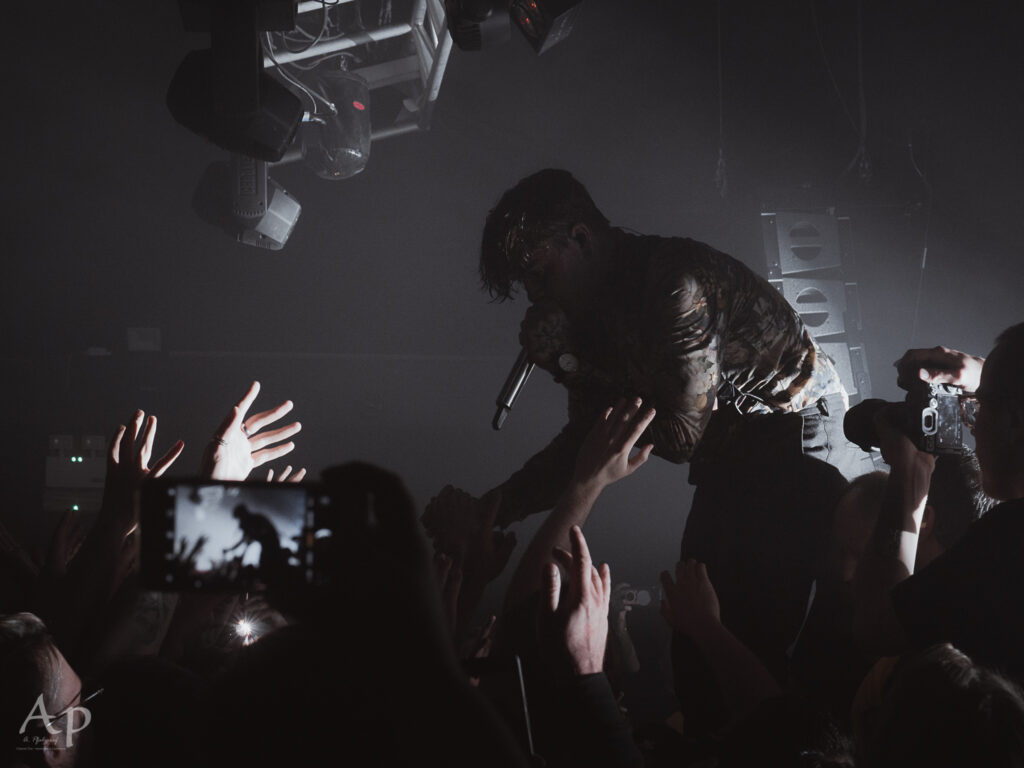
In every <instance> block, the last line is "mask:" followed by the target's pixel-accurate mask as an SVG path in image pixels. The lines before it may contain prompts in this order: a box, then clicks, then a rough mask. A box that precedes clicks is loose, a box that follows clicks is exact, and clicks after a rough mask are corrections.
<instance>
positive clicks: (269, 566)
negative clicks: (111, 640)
mask: <svg viewBox="0 0 1024 768" xmlns="http://www.w3.org/2000/svg"><path fill="white" fill-rule="evenodd" d="M148 496H149V498H148V500H147V499H145V498H144V501H143V506H144V507H147V506H148V507H150V508H149V509H144V510H143V539H144V553H145V554H144V567H145V566H146V565H147V563H145V560H146V559H147V558H146V555H148V560H149V562H148V567H145V568H144V570H146V571H148V573H149V577H148V578H147V581H154V580H158V581H159V582H161V584H162V586H164V587H165V588H170V589H174V588H184V589H223V588H231V587H235V586H242V587H244V586H246V585H251V584H254V583H257V582H260V581H262V582H266V581H267V580H268V579H273V578H274V575H275V574H280V573H282V572H284V571H285V570H287V569H294V570H298V569H300V568H301V567H303V565H304V563H303V560H304V558H305V548H304V547H303V537H304V535H305V532H306V531H307V530H309V527H308V526H309V525H310V523H311V517H312V506H313V501H312V499H311V497H310V494H308V493H307V489H306V488H304V487H303V486H300V485H285V484H276V485H273V484H265V483H253V484H246V483H209V482H208V483H201V482H193V483H183V482H178V483H170V484H164V485H162V486H159V487H158V489H155V491H151V492H150V494H148ZM153 507H156V508H155V509H154V508H153ZM154 529H159V530H154ZM147 540H148V544H147V543H145V542H146V541H147ZM157 571H159V573H157ZM154 576H155V577H156V578H155V579H154Z"/></svg>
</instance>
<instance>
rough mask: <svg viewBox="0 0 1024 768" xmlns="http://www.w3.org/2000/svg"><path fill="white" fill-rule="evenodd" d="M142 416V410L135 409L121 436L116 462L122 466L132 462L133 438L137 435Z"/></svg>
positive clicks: (129, 464)
mask: <svg viewBox="0 0 1024 768" xmlns="http://www.w3.org/2000/svg"><path fill="white" fill-rule="evenodd" d="M144 416H145V414H144V413H143V412H142V411H136V412H135V415H134V416H133V417H132V420H131V421H130V422H129V423H128V426H127V428H126V429H125V432H124V436H123V437H122V438H121V444H120V446H119V452H118V454H119V455H118V459H117V463H118V464H120V465H121V466H123V467H128V466H131V464H132V450H133V449H134V448H135V438H136V437H138V436H139V429H140V428H141V427H142V419H143V417H144Z"/></svg>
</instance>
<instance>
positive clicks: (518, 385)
mask: <svg viewBox="0 0 1024 768" xmlns="http://www.w3.org/2000/svg"><path fill="white" fill-rule="evenodd" d="M533 369H534V364H533V363H531V362H530V360H529V358H528V357H527V356H526V350H525V349H522V350H520V351H519V357H517V358H516V362H515V364H514V365H513V366H512V370H511V371H509V372H508V378H507V379H505V385H504V386H503V387H502V388H501V392H500V393H499V394H498V399H497V400H496V401H495V404H496V405H497V406H498V411H497V413H495V414H494V420H493V421H492V422H491V426H492V427H494V428H495V429H501V427H502V425H503V424H504V423H505V419H506V418H508V413H509V411H511V410H512V406H513V405H515V404H516V398H518V397H519V393H520V392H521V391H522V389H523V385H524V384H525V383H526V380H527V379H528V378H530V374H531V373H532V372H533Z"/></svg>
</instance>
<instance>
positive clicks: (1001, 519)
mask: <svg viewBox="0 0 1024 768" xmlns="http://www.w3.org/2000/svg"><path fill="white" fill-rule="evenodd" d="M971 529H996V530H998V531H999V532H1000V533H1004V532H1005V533H1010V532H1017V533H1019V534H1020V535H1022V536H1024V499H1013V500H1012V501H1004V502H1002V503H1000V504H996V505H995V506H994V507H992V509H990V510H989V511H988V512H986V513H985V515H984V516H982V517H981V519H980V520H978V521H977V522H975V523H974V525H972V526H971ZM971 529H968V532H970V530H971Z"/></svg>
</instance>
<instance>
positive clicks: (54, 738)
mask: <svg viewBox="0 0 1024 768" xmlns="http://www.w3.org/2000/svg"><path fill="white" fill-rule="evenodd" d="M0 681H2V684H0V739H2V741H0V766H5V768H6V766H11V767H12V768H22V766H25V767H27V768H36V766H47V767H50V768H57V767H60V768H64V767H65V766H72V765H75V762H76V758H77V755H78V749H79V746H80V743H81V739H82V735H81V734H80V733H77V731H79V730H82V729H84V725H83V722H85V720H84V718H83V714H82V712H81V711H80V710H72V711H71V712H68V713H67V714H64V715H63V717H56V716H58V715H61V714H62V713H65V712H66V711H67V710H68V708H69V707H76V706H78V705H79V704H80V697H81V693H82V681H81V680H80V679H79V678H78V675H77V674H75V670H73V669H72V668H71V665H70V664H68V662H67V659H65V658H64V656H63V655H62V654H61V652H60V651H59V650H58V649H57V646H56V645H54V643H53V640H52V638H51V637H50V633H49V632H48V631H47V629H46V625H45V624H43V622H42V621H41V620H40V619H39V618H38V617H37V616H35V615H34V614H31V613H15V614H11V615H8V616H3V617H0ZM44 710H45V711H44ZM30 716H31V717H30ZM51 718H54V719H51ZM23 727H24V730H22V728H23ZM69 729H70V730H71V731H72V733H70V734H69V733H68V732H69Z"/></svg>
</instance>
